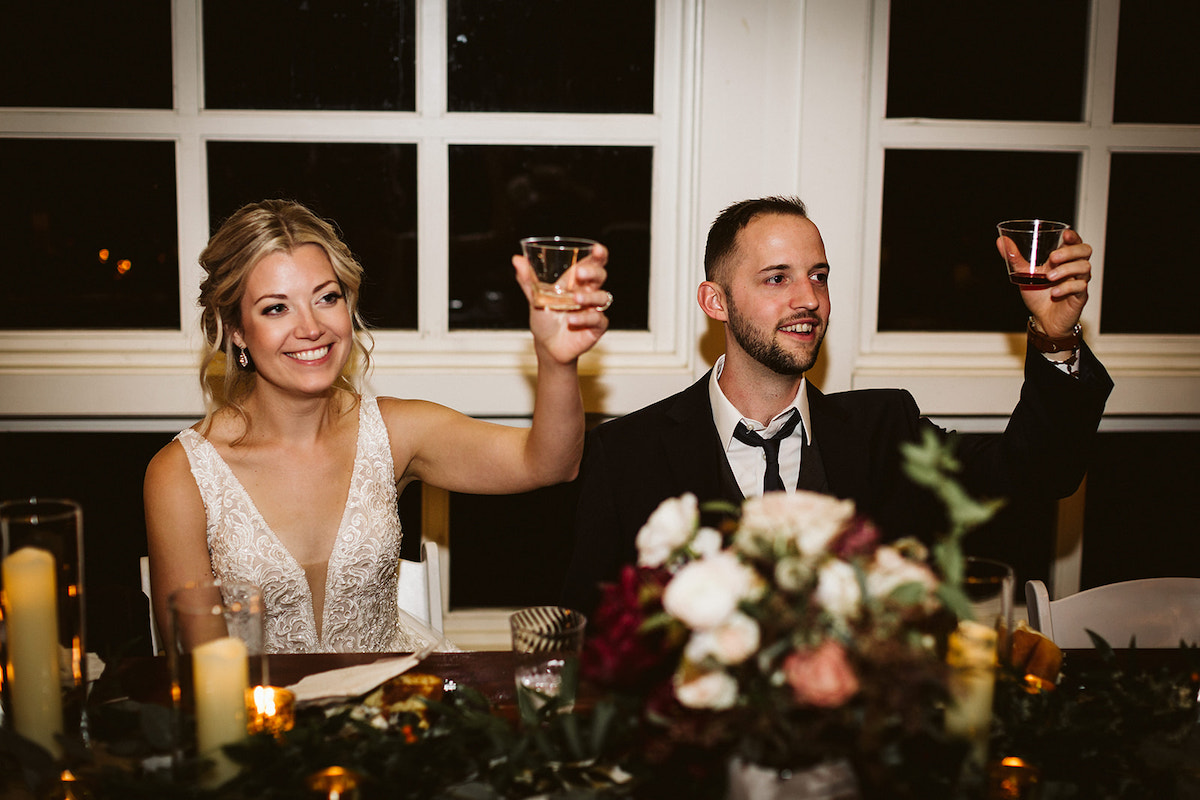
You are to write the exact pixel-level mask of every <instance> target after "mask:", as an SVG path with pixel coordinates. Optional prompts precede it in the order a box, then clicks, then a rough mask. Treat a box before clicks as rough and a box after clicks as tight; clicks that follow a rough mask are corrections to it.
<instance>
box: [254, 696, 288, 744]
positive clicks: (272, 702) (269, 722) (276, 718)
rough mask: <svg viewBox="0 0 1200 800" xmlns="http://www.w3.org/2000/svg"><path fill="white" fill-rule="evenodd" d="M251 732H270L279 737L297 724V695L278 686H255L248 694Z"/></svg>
mask: <svg viewBox="0 0 1200 800" xmlns="http://www.w3.org/2000/svg"><path fill="white" fill-rule="evenodd" d="M246 698H247V700H248V701H249V702H247V703H246V710H247V711H248V712H249V713H250V719H249V720H248V721H247V723H246V729H247V731H248V732H249V733H269V734H272V735H273V736H275V737H276V738H279V737H280V736H282V735H283V734H284V733H285V732H287V731H290V730H291V729H292V728H293V727H294V726H295V724H296V695H295V693H294V692H292V690H290V689H281V688H279V687H278V686H255V687H254V689H253V690H251V692H250V693H249V694H248V695H247V696H246Z"/></svg>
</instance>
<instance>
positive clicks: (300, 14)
mask: <svg viewBox="0 0 1200 800" xmlns="http://www.w3.org/2000/svg"><path fill="white" fill-rule="evenodd" d="M414 5H415V4H414V3H411V2H407V1H406V0H360V2H356V3H343V2H340V1H339V0H308V1H307V2H304V3H294V2H291V0H255V2H252V3H247V2H244V0H205V2H204V105H205V107H206V108H289V109H342V110H351V111H412V110H413V109H415V108H416V102H415V99H414V98H415V96H416V90H415V75H416V44H415V38H414V20H413V6H414Z"/></svg>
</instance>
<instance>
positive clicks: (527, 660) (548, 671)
mask: <svg viewBox="0 0 1200 800" xmlns="http://www.w3.org/2000/svg"><path fill="white" fill-rule="evenodd" d="M509 624H510V626H511V628H512V646H513V652H514V653H516V672H515V675H514V677H515V679H516V684H517V706H518V707H519V709H520V711H521V719H522V720H524V721H526V722H530V721H535V720H536V719H537V716H538V711H539V710H540V709H541V708H542V707H543V706H544V705H546V703H547V702H548V701H549V700H550V699H551V698H555V699H556V700H557V703H558V710H559V711H563V712H567V711H571V710H572V709H573V708H574V707H575V695H576V692H577V690H578V688H579V654H580V651H581V650H582V649H583V632H584V626H585V625H586V624H587V617H585V616H584V615H583V614H580V613H579V612H578V611H574V610H572V609H569V608H561V607H559V606H535V607H533V608H526V609H522V610H521V611H518V612H516V613H515V614H513V615H512V616H510V617H509Z"/></svg>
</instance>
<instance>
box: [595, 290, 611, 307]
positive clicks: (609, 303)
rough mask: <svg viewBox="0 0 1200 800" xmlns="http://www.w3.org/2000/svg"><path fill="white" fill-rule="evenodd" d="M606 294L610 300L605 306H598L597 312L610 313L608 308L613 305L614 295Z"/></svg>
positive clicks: (605, 302) (606, 301)
mask: <svg viewBox="0 0 1200 800" xmlns="http://www.w3.org/2000/svg"><path fill="white" fill-rule="evenodd" d="M605 294H606V295H608V299H607V300H605V301H604V305H602V306H596V310H597V311H608V307H609V306H611V305H612V301H613V293H612V292H605Z"/></svg>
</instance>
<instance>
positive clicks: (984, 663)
mask: <svg viewBox="0 0 1200 800" xmlns="http://www.w3.org/2000/svg"><path fill="white" fill-rule="evenodd" d="M947 644H948V647H947V653H946V662H947V663H948V664H949V666H950V687H949V688H950V696H951V699H950V704H949V705H948V706H947V707H946V732H947V733H949V734H950V735H952V736H958V737H961V738H964V739H967V740H969V741H970V742H971V750H970V755H969V757H970V758H971V759H972V760H974V761H976V762H977V763H979V764H983V763H984V761H985V760H986V758H987V745H988V738H989V736H990V734H991V725H992V699H993V695H994V692H995V685H996V630H995V628H989V627H988V626H986V625H981V624H980V623H978V622H970V621H964V622H960V623H959V626H958V630H956V631H954V632H953V633H951V634H950V638H949V641H948V643H947Z"/></svg>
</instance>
